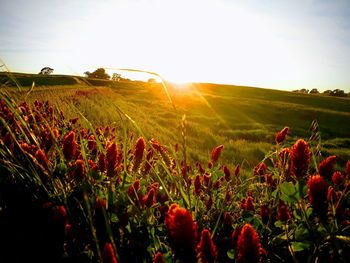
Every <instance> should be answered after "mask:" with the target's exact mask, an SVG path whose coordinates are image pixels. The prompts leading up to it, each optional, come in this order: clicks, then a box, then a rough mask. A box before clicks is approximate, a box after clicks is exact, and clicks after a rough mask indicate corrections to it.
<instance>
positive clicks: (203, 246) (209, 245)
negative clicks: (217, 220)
mask: <svg viewBox="0 0 350 263" xmlns="http://www.w3.org/2000/svg"><path fill="white" fill-rule="evenodd" d="M196 252H197V258H198V259H199V261H200V262H203V263H209V262H215V261H216V259H217V256H218V252H217V250H216V246H215V244H214V242H213V240H212V239H211V235H210V232H209V230H208V229H204V230H203V231H202V234H201V239H200V241H199V244H198V245H197V248H196Z"/></svg>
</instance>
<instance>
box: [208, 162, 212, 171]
mask: <svg viewBox="0 0 350 263" xmlns="http://www.w3.org/2000/svg"><path fill="white" fill-rule="evenodd" d="M208 168H209V169H211V168H213V162H211V161H209V162H208Z"/></svg>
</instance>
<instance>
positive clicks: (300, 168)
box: [290, 139, 310, 178]
mask: <svg viewBox="0 0 350 263" xmlns="http://www.w3.org/2000/svg"><path fill="white" fill-rule="evenodd" d="M290 158H291V172H292V174H294V175H295V176H296V177H297V178H301V177H303V176H304V175H305V174H306V172H307V169H308V167H309V163H310V151H309V146H308V144H307V142H305V141H304V140H302V139H300V140H298V141H297V142H296V143H295V144H294V145H293V146H292V149H291V153H290Z"/></svg>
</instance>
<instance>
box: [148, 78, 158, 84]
mask: <svg viewBox="0 0 350 263" xmlns="http://www.w3.org/2000/svg"><path fill="white" fill-rule="evenodd" d="M147 82H148V83H156V82H157V81H156V79H155V78H150V79H148V80H147Z"/></svg>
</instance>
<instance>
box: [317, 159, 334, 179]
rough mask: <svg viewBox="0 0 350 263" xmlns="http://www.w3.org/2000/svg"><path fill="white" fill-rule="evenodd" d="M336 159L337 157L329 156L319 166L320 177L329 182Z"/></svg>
mask: <svg viewBox="0 0 350 263" xmlns="http://www.w3.org/2000/svg"><path fill="white" fill-rule="evenodd" d="M336 158H337V157H336V156H335V155H332V156H329V157H327V158H326V159H324V160H323V161H322V162H321V163H320V164H319V166H318V172H319V174H320V175H321V176H323V177H324V178H327V179H329V180H331V178H332V171H333V167H334V164H335V159H336Z"/></svg>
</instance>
